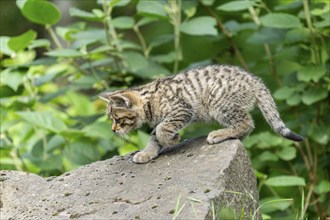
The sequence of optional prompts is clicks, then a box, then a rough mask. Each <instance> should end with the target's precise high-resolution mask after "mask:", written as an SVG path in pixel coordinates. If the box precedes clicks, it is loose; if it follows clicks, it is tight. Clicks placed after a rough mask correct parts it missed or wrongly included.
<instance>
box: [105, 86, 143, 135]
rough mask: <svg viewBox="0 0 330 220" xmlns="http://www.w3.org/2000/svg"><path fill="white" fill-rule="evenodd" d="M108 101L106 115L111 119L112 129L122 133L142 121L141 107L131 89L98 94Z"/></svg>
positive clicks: (138, 98)
mask: <svg viewBox="0 0 330 220" xmlns="http://www.w3.org/2000/svg"><path fill="white" fill-rule="evenodd" d="M99 97H100V98H101V99H103V100H104V101H106V102H107V103H108V105H107V111H106V112H107V116H108V118H109V119H111V120H112V131H113V132H115V133H116V134H120V135H124V134H127V133H128V132H129V131H130V130H132V129H136V128H138V127H140V126H141V125H142V123H143V118H144V117H143V107H141V106H142V104H141V99H140V97H139V95H138V94H136V93H135V92H133V91H126V92H114V93H103V94H101V95H100V96H99Z"/></svg>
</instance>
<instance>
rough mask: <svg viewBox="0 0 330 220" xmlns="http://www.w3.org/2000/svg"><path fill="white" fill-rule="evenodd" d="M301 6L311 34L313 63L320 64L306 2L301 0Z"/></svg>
mask: <svg viewBox="0 0 330 220" xmlns="http://www.w3.org/2000/svg"><path fill="white" fill-rule="evenodd" d="M303 4H304V13H305V17H306V22H307V27H308V29H309V31H310V33H311V35H310V36H311V43H312V47H311V51H312V59H315V60H313V61H314V63H316V64H321V60H320V56H319V53H318V49H317V44H316V40H315V32H314V28H313V23H312V19H311V14H310V9H309V5H308V0H303Z"/></svg>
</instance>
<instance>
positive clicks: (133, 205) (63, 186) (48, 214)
mask: <svg viewBox="0 0 330 220" xmlns="http://www.w3.org/2000/svg"><path fill="white" fill-rule="evenodd" d="M131 159H132V155H126V156H125V157H119V156H116V157H113V158H111V159H108V160H105V161H99V162H96V163H93V164H90V165H86V166H83V167H81V168H79V169H76V170H73V171H71V172H68V173H65V174H63V175H61V176H58V177H50V178H47V179H45V178H42V177H40V176H37V175H35V174H30V173H24V172H17V171H0V187H1V194H0V196H1V197H0V218H1V219H175V218H176V219H214V218H216V219H218V217H219V215H220V213H223V210H228V208H229V209H231V210H234V213H235V215H236V218H239V217H242V218H241V219H251V216H252V215H253V214H254V212H255V210H257V207H258V193H257V189H256V184H257V183H256V178H255V176H254V172H253V169H252V167H251V163H250V160H249V158H248V156H247V153H246V151H245V149H244V147H243V145H242V144H241V142H240V141H239V140H229V141H226V142H224V143H220V144H216V145H208V144H207V143H206V141H205V137H200V138H197V139H194V140H189V141H185V142H183V143H182V144H180V145H178V146H176V147H175V149H174V150H172V151H169V152H164V153H163V154H161V155H160V156H159V157H158V158H157V159H156V160H154V161H151V162H150V163H147V164H134V163H132V161H131ZM258 218H260V215H259V213H258V214H256V218H255V219H258Z"/></svg>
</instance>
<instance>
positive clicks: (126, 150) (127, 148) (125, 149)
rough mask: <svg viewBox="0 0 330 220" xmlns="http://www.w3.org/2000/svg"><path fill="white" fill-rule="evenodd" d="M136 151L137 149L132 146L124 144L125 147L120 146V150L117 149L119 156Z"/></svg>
mask: <svg viewBox="0 0 330 220" xmlns="http://www.w3.org/2000/svg"><path fill="white" fill-rule="evenodd" d="M137 150H139V149H138V148H137V147H136V146H134V145H132V144H125V145H123V146H121V147H120V148H118V152H119V155H125V154H128V153H130V152H133V151H137Z"/></svg>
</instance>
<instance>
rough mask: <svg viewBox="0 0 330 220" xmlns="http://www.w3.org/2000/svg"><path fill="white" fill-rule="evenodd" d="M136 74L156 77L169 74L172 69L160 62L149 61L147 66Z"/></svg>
mask: <svg viewBox="0 0 330 220" xmlns="http://www.w3.org/2000/svg"><path fill="white" fill-rule="evenodd" d="M135 74H136V75H138V76H139V77H142V78H155V77H156V76H160V75H163V76H166V75H169V74H170V71H169V70H168V69H166V68H165V67H163V66H162V65H160V64H158V63H155V62H152V61H149V62H148V64H147V66H145V67H143V68H141V69H138V70H137V71H136V73H135Z"/></svg>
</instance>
